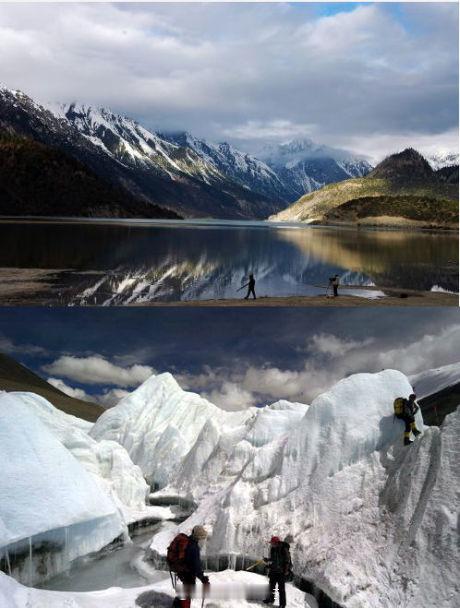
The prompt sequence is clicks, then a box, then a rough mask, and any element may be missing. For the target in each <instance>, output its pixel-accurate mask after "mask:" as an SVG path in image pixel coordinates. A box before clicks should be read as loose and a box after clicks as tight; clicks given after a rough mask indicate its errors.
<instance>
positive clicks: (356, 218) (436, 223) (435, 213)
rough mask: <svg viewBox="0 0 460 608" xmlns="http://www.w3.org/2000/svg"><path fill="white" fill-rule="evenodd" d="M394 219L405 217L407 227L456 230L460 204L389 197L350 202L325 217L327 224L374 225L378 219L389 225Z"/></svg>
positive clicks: (425, 198) (442, 200) (431, 199)
mask: <svg viewBox="0 0 460 608" xmlns="http://www.w3.org/2000/svg"><path fill="white" fill-rule="evenodd" d="M391 218H404V219H405V220H407V222H406V225H413V226H416V225H417V224H418V223H420V224H421V225H423V226H424V227H431V228H455V226H457V225H458V204H457V202H456V201H453V200H447V199H436V198H427V197H425V196H420V195H419V196H415V195H411V196H410V195H402V194H401V195H399V196H391V195H386V196H374V197H363V198H358V199H354V200H351V201H347V202H346V203H343V204H342V205H340V206H339V207H335V208H334V209H331V210H330V211H328V212H327V213H325V215H324V220H325V221H326V223H340V222H346V223H356V224H360V223H361V222H365V223H367V224H372V223H373V221H375V222H377V220H378V219H379V220H381V222H382V223H385V221H391ZM401 225H404V224H403V223H401Z"/></svg>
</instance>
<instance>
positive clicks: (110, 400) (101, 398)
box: [92, 388, 130, 408]
mask: <svg viewBox="0 0 460 608" xmlns="http://www.w3.org/2000/svg"><path fill="white" fill-rule="evenodd" d="M129 394H130V393H129V391H125V390H124V389H122V388H112V389H110V390H106V391H104V392H103V393H101V394H96V395H92V398H93V399H95V400H96V401H97V402H98V403H100V404H101V405H102V406H104V407H105V408H109V407H114V406H115V405H117V403H118V402H119V401H120V400H121V399H123V398H124V397H127V396H128V395H129Z"/></svg>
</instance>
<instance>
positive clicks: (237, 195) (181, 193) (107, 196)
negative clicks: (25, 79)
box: [0, 88, 458, 219]
mask: <svg viewBox="0 0 460 608" xmlns="http://www.w3.org/2000/svg"><path fill="white" fill-rule="evenodd" d="M0 160H1V161H2V162H1V163H0V166H2V167H3V171H2V172H0V214H1V215H41V216H96V217H146V218H151V217H160V218H178V217H212V218H225V219H265V218H267V217H268V216H270V215H275V216H276V214H277V213H279V212H282V210H284V209H286V207H288V206H289V205H290V204H292V203H295V202H296V201H298V199H302V197H304V196H306V195H309V194H311V193H313V192H315V191H317V190H321V189H322V188H324V187H326V188H327V187H328V186H329V185H330V184H336V183H341V182H344V183H348V182H349V181H350V179H363V178H365V177H366V176H367V175H368V174H369V173H370V172H371V171H372V169H373V167H372V165H371V164H370V163H369V162H368V160H366V158H364V157H362V156H357V155H354V154H352V153H350V152H347V151H346V150H341V149H338V148H332V147H330V146H325V145H321V144H317V143H315V142H313V141H312V140H310V139H297V140H292V141H290V142H285V143H282V144H277V145H265V146H263V147H262V148H261V149H260V150H259V151H258V152H257V154H256V156H253V155H250V154H248V153H245V152H242V151H240V150H237V149H236V148H234V147H233V146H232V145H230V144H228V143H225V142H223V143H218V144H215V143H211V142H208V141H206V140H203V139H199V138H197V137H195V136H194V135H193V134H191V133H189V132H185V131H184V132H176V133H160V132H155V131H151V130H149V129H146V128H145V127H143V126H142V125H141V124H139V123H138V122H136V121H135V120H133V119H131V118H128V117H126V116H123V115H120V114H117V113H114V112H112V111H111V110H109V109H107V108H96V107H92V106H90V105H85V104H77V103H70V104H62V103H61V104H58V103H39V102H38V101H36V100H34V99H32V98H31V97H29V96H27V95H25V94H24V93H22V92H20V91H15V90H10V89H8V88H0ZM428 160H429V161H430V163H431V166H432V167H434V168H435V169H441V171H442V170H444V169H442V167H444V168H445V167H446V166H449V165H452V163H455V161H456V160H457V162H458V157H456V156H455V155H452V154H441V153H440V154H437V155H433V156H432V157H430V158H429V159H428ZM33 167H35V171H34V170H33ZM31 176H33V177H32V179H31ZM441 177H442V176H441V174H440V178H441ZM451 177H452V172H451V171H450V169H447V174H446V175H445V176H444V178H443V179H444V181H447V180H449V179H451Z"/></svg>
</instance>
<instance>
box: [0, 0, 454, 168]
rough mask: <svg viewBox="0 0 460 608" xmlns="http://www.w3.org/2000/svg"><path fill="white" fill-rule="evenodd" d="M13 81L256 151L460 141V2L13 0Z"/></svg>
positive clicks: (376, 149) (378, 148)
mask: <svg viewBox="0 0 460 608" xmlns="http://www.w3.org/2000/svg"><path fill="white" fill-rule="evenodd" d="M0 82H1V83H3V84H4V85H6V86H7V87H9V88H18V89H21V90H23V91H24V92H26V93H28V94H30V95H31V96H35V97H37V98H38V99H42V100H47V101H67V102H70V101H81V102H87V103H90V104H98V105H104V106H109V107H111V108H112V109H114V110H115V111H118V112H120V113H124V114H127V115H130V116H132V117H134V118H136V119H138V120H139V121H140V122H141V123H143V124H144V125H145V126H147V127H149V128H152V129H160V130H171V129H184V130H189V131H191V132H192V133H194V134H196V135H197V136H201V137H206V138H209V139H210V140H213V141H222V140H227V141H230V142H231V143H233V144H235V145H236V146H238V147H240V148H241V149H243V150H248V151H251V152H255V151H256V150H257V149H259V148H260V147H262V146H263V145H264V144H265V143H267V142H281V141H286V140H288V139H291V138H297V137H305V136H307V137H310V138H312V139H313V140H315V141H317V142H320V143H326V144H329V145H333V146H339V147H343V148H348V149H351V150H354V151H357V152H359V153H362V154H365V155H368V156H370V157H372V158H373V159H374V160H378V159H380V158H381V157H382V156H384V155H385V154H387V153H388V152H393V151H396V150H398V149H402V148H403V147H405V146H407V145H412V146H414V147H416V148H418V149H420V150H421V151H422V152H424V153H430V152H432V151H435V150H438V149H442V150H449V151H457V147H458V139H457V134H458V5H457V4H455V3H437V4H418V3H405V4H404V3H402V4H353V3H349V4H347V3H340V4H283V3H280V4H240V3H239V4H106V3H101V4H73V3H72V4H66V3H62V4H59V3H54V4H16V5H14V4H0Z"/></svg>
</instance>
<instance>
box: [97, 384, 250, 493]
mask: <svg viewBox="0 0 460 608" xmlns="http://www.w3.org/2000/svg"><path fill="white" fill-rule="evenodd" d="M248 416H250V413H249V412H247V411H246V412H224V411H222V410H220V409H219V408H218V407H216V406H215V405H213V404H212V403H210V402H209V401H207V400H206V399H203V398H202V397H200V396H199V395H197V394H195V393H190V392H186V391H184V390H182V389H181V387H180V386H179V385H178V383H177V382H176V380H175V379H174V377H173V376H172V375H171V374H169V373H165V374H160V375H158V376H152V377H151V378H149V379H148V380H146V381H145V382H144V383H143V384H142V385H141V386H140V387H139V388H138V389H137V390H135V391H134V392H133V393H131V394H130V395H129V396H127V397H125V398H124V399H122V400H121V401H120V402H119V403H118V405H117V406H115V407H114V408H111V409H110V410H107V411H106V412H104V414H102V416H100V418H99V419H98V420H97V423H96V424H95V425H94V426H93V427H92V429H91V431H90V434H91V436H92V437H94V438H95V439H97V440H101V439H108V440H112V441H117V442H118V443H120V444H121V445H122V446H123V447H124V448H126V450H127V451H128V453H129V455H130V457H131V459H132V461H133V462H134V463H135V464H137V465H138V466H140V468H141V469H142V471H143V473H144V476H145V478H146V479H147V481H148V482H149V483H150V484H151V485H152V487H162V486H165V485H166V484H167V483H168V481H169V479H170V476H171V473H172V471H173V470H174V469H175V467H176V466H177V465H178V464H179V463H180V462H181V461H182V459H183V458H184V457H185V455H186V454H187V453H188V451H189V450H190V449H191V448H192V446H193V445H194V444H195V442H196V440H197V438H198V436H199V434H200V433H201V431H202V429H203V427H204V426H205V425H206V423H207V422H208V421H209V420H211V419H212V420H213V421H214V423H215V424H216V425H217V427H218V428H219V429H223V428H225V427H226V426H229V427H231V426H236V425H237V424H238V422H240V421H243V420H244V419H245V418H247V417H248Z"/></svg>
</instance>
